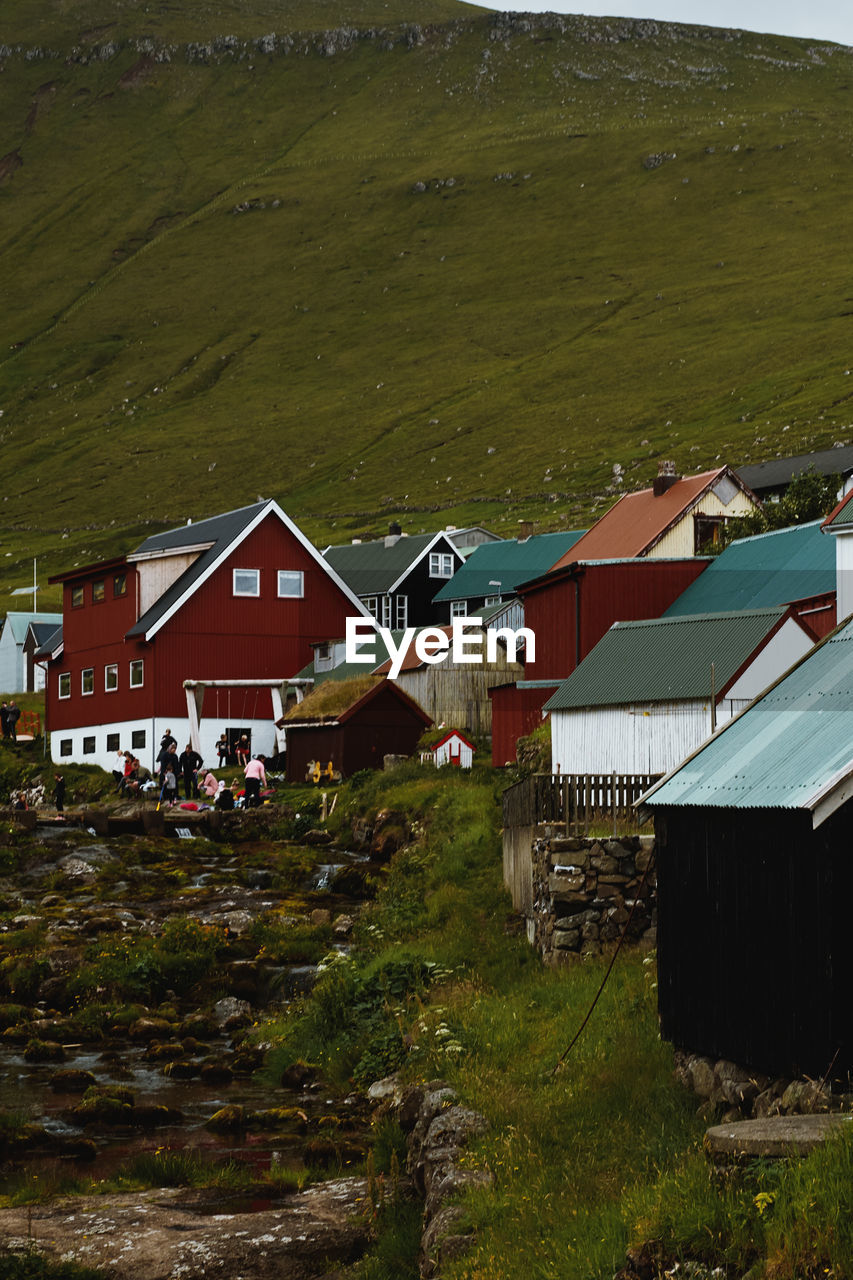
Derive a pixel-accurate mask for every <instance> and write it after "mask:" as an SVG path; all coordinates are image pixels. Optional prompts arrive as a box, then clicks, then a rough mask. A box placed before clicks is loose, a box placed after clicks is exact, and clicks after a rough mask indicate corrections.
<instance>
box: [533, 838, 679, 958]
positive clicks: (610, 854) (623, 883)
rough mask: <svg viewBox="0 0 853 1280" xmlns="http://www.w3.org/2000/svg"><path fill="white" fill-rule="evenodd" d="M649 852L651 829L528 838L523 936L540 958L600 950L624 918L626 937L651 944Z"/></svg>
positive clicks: (652, 902) (652, 874)
mask: <svg viewBox="0 0 853 1280" xmlns="http://www.w3.org/2000/svg"><path fill="white" fill-rule="evenodd" d="M653 853H654V837H653V836H620V837H614V838H613V839H612V840H608V839H603V840H594V839H590V838H581V837H570V836H552V837H551V838H550V839H545V840H534V841H533V845H532V880H533V892H532V906H531V908H530V910H529V912H528V913H527V920H528V937H529V939H530V941H531V943H532V945H533V946H535V947H536V948H537V950H538V951H540V952H541V953H542V956H543V958H544V960H545V962H546V963H548V964H565V963H567V962H568V961H570V960H571V959H575V958H577V957H578V956H580V957H584V956H597V955H600V954H601V952H602V950H605V949H606V948H607V947H608V945H609V944H611V943H615V942H617V941H618V939H619V938H620V937H621V935H622V931H623V929H624V928H625V925H626V924H628V921H629V920H630V927H629V929H628V936H627V939H626V940H627V941H629V942H643V943H645V944H646V945H648V946H650V947H653V946H654V945H655V940H656V925H657V903H656V879H655V871H654V868H652V869H651V870H650V871H648V868H649V865H650V863H651V860H652V857H653ZM647 871H648V874H647V875H646V878H645V881H644V880H643V877H644V875H645V873H646V872H647ZM632 911H633V914H632Z"/></svg>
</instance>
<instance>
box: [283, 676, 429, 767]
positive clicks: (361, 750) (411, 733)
mask: <svg viewBox="0 0 853 1280" xmlns="http://www.w3.org/2000/svg"><path fill="white" fill-rule="evenodd" d="M431 724H432V720H431V719H430V717H429V716H428V715H427V713H426V712H425V711H424V710H422V708H421V707H419V706H418V704H417V703H416V702H415V701H414V699H413V698H410V697H409V695H408V694H406V693H404V692H403V690H402V689H401V688H400V687H399V685H397V684H395V683H394V681H393V680H384V679H380V680H370V679H369V678H368V679H365V678H364V677H361V678H358V677H357V678H355V679H354V680H340V681H326V682H325V683H324V684H322V685H321V686H320V687H319V688H318V689H317V690H315V691H314V692H313V693H310V694H309V695H308V697H307V698H306V699H305V700H304V702H301V703H299V704H298V705H297V706H296V707H292V708H291V710H290V711H289V712H288V713H287V716H286V718H285V731H286V733H287V780H288V782H304V781H305V780H306V778H309V777H311V776H312V775H313V774H314V772H315V768H314V766H315V764H316V763H319V765H320V771H321V773H322V774H325V775H328V776H331V775H332V774H340V776H341V777H343V778H347V777H349V776H350V775H351V774H353V773H357V772H358V770H359V769H381V768H382V762H383V759H384V757H385V756H386V755H397V756H410V755H412V754H413V753H414V750H415V747H416V746H417V742H418V739H419V738H420V736H421V734H422V733H423V731H424V729H427V728H429V726H430V725H431Z"/></svg>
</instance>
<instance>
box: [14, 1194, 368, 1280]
mask: <svg viewBox="0 0 853 1280" xmlns="http://www.w3.org/2000/svg"><path fill="white" fill-rule="evenodd" d="M219 1194H221V1193H219ZM366 1197H367V1183H366V1181H365V1180H364V1179H363V1178H339V1179H336V1180H334V1181H332V1182H326V1183H319V1184H317V1185H316V1186H314V1187H309V1188H308V1189H307V1190H306V1191H303V1192H301V1193H299V1194H296V1195H293V1196H291V1197H289V1198H288V1199H287V1200H285V1201H283V1203H282V1205H281V1207H278V1208H274V1209H266V1210H263V1211H261V1212H258V1213H225V1212H216V1209H217V1204H216V1202H215V1201H214V1200H213V1199H212V1193H211V1192H209V1191H192V1190H187V1189H185V1188H180V1189H160V1190H155V1191H144V1192H137V1193H134V1194H121V1195H106V1196H80V1197H68V1198H66V1199H63V1200H61V1201H57V1202H55V1203H54V1204H50V1205H37V1206H34V1207H33V1208H32V1212H31V1213H30V1212H29V1211H28V1210H27V1208H16V1209H4V1210H0V1240H2V1241H3V1242H4V1245H5V1248H7V1249H13V1250H15V1251H18V1250H23V1249H27V1248H33V1247H34V1248H36V1249H38V1250H39V1251H43V1252H44V1253H46V1254H47V1255H48V1256H50V1257H51V1258H54V1259H56V1258H64V1259H68V1260H73V1261H75V1262H78V1263H81V1264H85V1265H87V1266H90V1267H103V1268H104V1269H105V1270H106V1271H107V1272H108V1273H109V1274H110V1275H111V1276H112V1277H114V1278H115V1280H220V1278H221V1280H226V1278H227V1280H307V1278H308V1277H313V1278H314V1280H318V1278H320V1277H323V1278H324V1280H332V1277H334V1276H336V1275H337V1274H338V1270H337V1268H338V1265H339V1264H341V1265H343V1264H345V1263H348V1262H352V1261H354V1260H355V1259H356V1258H358V1257H360V1256H361V1254H362V1253H363V1252H364V1250H365V1248H366V1245H367V1241H368V1236H369V1227H370V1215H369V1212H365V1206H366Z"/></svg>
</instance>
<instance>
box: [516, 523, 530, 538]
mask: <svg viewBox="0 0 853 1280" xmlns="http://www.w3.org/2000/svg"><path fill="white" fill-rule="evenodd" d="M532 535H533V521H532V520H519V522H518V541H519V542H526V541H527V539H528V538H530V537H532Z"/></svg>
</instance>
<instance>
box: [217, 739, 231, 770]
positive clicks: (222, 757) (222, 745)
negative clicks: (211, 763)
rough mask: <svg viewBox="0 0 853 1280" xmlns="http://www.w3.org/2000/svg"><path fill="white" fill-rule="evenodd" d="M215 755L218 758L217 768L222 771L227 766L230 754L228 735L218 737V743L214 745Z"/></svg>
mask: <svg viewBox="0 0 853 1280" xmlns="http://www.w3.org/2000/svg"><path fill="white" fill-rule="evenodd" d="M216 754H217V756H218V757H219V768H220V769H224V768H225V766H226V765H227V764H228V756H229V754H230V752H229V750H228V735H227V734H225V733H222V734H220V735H219V741H218V742H217V744H216Z"/></svg>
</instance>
